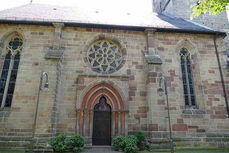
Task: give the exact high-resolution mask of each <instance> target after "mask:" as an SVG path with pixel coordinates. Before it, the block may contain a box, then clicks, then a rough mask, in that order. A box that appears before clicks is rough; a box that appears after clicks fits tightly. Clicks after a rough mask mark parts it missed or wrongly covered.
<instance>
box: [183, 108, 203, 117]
mask: <svg viewBox="0 0 229 153" xmlns="http://www.w3.org/2000/svg"><path fill="white" fill-rule="evenodd" d="M182 113H183V114H187V115H195V114H206V112H205V111H203V110H200V109H193V108H187V109H185V110H183V111H182Z"/></svg>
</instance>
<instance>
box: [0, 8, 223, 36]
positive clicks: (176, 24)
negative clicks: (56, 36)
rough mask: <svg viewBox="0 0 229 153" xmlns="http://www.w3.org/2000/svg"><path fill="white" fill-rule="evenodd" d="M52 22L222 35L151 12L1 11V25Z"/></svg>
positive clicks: (49, 9)
mask: <svg viewBox="0 0 229 153" xmlns="http://www.w3.org/2000/svg"><path fill="white" fill-rule="evenodd" d="M53 22H60V23H64V24H65V26H66V25H67V26H68V25H69V26H86V27H104V28H109V27H110V28H121V29H122V28H124V29H136V30H144V29H146V28H155V29H157V30H158V31H175V32H182V31H183V32H191V33H209V34H214V33H218V34H225V33H223V32H218V31H215V30H213V29H210V28H208V27H206V26H203V25H200V24H197V23H194V22H191V21H189V20H185V19H182V18H175V17H171V16H168V15H165V14H157V13H152V12H144V13H131V12H120V11H118V9H117V11H115V12H114V11H110V12H107V11H96V10H87V9H83V8H76V7H66V6H54V5H46V4H27V5H23V6H20V7H16V8H12V9H7V10H3V11H0V23H23V24H52V23H53Z"/></svg>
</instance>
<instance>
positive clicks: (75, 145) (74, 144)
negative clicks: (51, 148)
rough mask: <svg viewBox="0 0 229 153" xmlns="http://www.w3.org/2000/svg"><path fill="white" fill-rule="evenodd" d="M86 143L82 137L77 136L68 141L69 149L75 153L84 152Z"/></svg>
mask: <svg viewBox="0 0 229 153" xmlns="http://www.w3.org/2000/svg"><path fill="white" fill-rule="evenodd" d="M85 143H86V142H85V141H84V139H83V137H82V136H81V135H79V134H75V135H73V136H71V137H70V139H69V140H68V141H67V147H68V149H70V150H72V151H74V152H80V151H82V150H83V147H84V145H85Z"/></svg>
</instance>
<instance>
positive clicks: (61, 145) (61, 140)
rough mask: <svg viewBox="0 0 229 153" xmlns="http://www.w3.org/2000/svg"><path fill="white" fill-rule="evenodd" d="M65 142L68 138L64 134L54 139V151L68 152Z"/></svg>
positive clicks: (52, 143)
mask: <svg viewBox="0 0 229 153" xmlns="http://www.w3.org/2000/svg"><path fill="white" fill-rule="evenodd" d="M65 140H66V136H65V135H64V134H60V135H58V136H56V137H55V138H54V139H52V141H51V145H52V147H53V150H54V151H55V152H63V151H64V150H66V148H67V146H66V142H65Z"/></svg>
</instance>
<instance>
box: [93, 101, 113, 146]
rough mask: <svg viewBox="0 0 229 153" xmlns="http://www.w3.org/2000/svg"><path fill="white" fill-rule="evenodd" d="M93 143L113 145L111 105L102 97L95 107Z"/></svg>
mask: <svg viewBox="0 0 229 153" xmlns="http://www.w3.org/2000/svg"><path fill="white" fill-rule="evenodd" d="M92 144H93V145H111V107H110V106H109V105H108V104H107V103H106V99H105V98H104V97H101V98H100V100H99V103H98V104H96V105H95V107H94V117H93V136H92Z"/></svg>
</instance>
